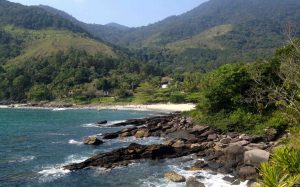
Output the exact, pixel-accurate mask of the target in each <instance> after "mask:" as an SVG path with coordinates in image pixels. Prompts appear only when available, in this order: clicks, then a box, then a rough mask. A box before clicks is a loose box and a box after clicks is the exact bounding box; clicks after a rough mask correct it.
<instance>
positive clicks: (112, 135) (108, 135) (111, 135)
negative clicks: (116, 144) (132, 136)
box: [103, 132, 119, 139]
mask: <svg viewBox="0 0 300 187" xmlns="http://www.w3.org/2000/svg"><path fill="white" fill-rule="evenodd" d="M118 137H119V132H113V133H106V134H104V135H103V139H115V138H118Z"/></svg>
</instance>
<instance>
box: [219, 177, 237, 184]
mask: <svg viewBox="0 0 300 187" xmlns="http://www.w3.org/2000/svg"><path fill="white" fill-rule="evenodd" d="M222 179H223V180H224V181H227V182H230V183H233V182H234V181H235V180H236V179H235V178H234V177H229V176H225V177H223V178H222Z"/></svg>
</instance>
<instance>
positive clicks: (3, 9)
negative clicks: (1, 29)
mask: <svg viewBox="0 0 300 187" xmlns="http://www.w3.org/2000/svg"><path fill="white" fill-rule="evenodd" d="M0 18H1V19H0V26H3V25H7V24H11V25H14V26H19V27H23V28H27V29H42V28H49V27H52V28H56V29H67V30H71V31H73V32H81V33H86V31H85V30H84V29H82V28H81V27H80V26H78V25H76V24H74V23H73V22H71V21H69V20H68V19H64V18H62V17H60V16H57V15H54V14H51V13H49V12H47V11H45V10H43V9H41V8H38V7H33V6H23V5H21V4H17V3H11V2H8V1H6V0H0Z"/></svg>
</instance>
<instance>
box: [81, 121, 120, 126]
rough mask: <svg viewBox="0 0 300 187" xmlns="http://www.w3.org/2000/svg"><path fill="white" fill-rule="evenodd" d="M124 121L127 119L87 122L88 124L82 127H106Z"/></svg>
mask: <svg viewBox="0 0 300 187" xmlns="http://www.w3.org/2000/svg"><path fill="white" fill-rule="evenodd" d="M122 122H125V120H118V121H109V122H107V123H106V124H96V123H87V124H83V125H81V127H85V128H103V127H105V128H107V127H111V126H113V125H114V124H117V123H122Z"/></svg>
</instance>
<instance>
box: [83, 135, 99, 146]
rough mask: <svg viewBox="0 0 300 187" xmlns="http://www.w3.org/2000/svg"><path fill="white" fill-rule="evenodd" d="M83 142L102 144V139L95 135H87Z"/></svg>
mask: <svg viewBox="0 0 300 187" xmlns="http://www.w3.org/2000/svg"><path fill="white" fill-rule="evenodd" d="M83 143H84V144H87V145H100V144H103V141H102V140H99V139H98V138H97V137H95V136H89V137H87V138H86V139H85V140H84V142H83Z"/></svg>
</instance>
